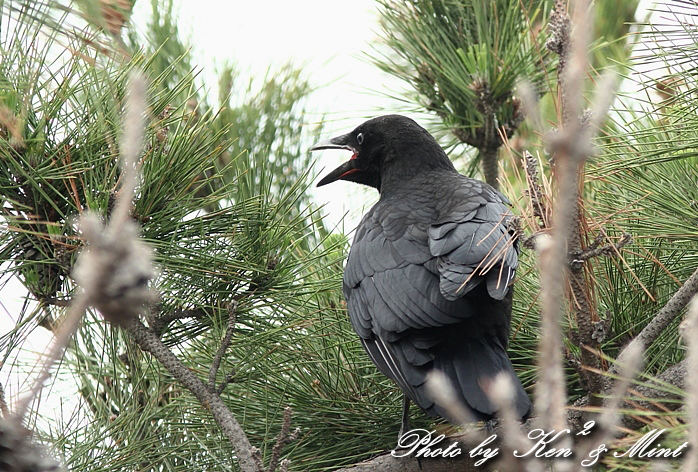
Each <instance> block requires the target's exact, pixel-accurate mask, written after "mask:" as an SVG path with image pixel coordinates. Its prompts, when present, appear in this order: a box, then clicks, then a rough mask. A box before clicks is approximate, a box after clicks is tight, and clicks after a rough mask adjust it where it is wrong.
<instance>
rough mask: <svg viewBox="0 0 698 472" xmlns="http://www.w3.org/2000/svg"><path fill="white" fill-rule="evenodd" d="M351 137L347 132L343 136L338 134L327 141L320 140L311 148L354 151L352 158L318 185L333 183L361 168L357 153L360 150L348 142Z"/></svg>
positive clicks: (312, 149)
mask: <svg viewBox="0 0 698 472" xmlns="http://www.w3.org/2000/svg"><path fill="white" fill-rule="evenodd" d="M350 139H351V138H350V136H349V135H348V134H345V135H342V136H337V137H336V138H332V139H328V140H327V141H322V142H319V143H317V144H316V145H315V146H313V147H311V148H310V150H311V151H320V150H323V149H346V150H348V151H351V152H353V153H354V154H353V155H352V156H351V159H349V160H348V161H347V162H345V163H344V164H342V165H341V166H339V167H337V168H336V169H335V170H333V171H332V172H330V173H329V174H327V175H326V176H325V177H323V178H322V180H320V182H318V184H317V186H318V187H322V186H323V185H327V184H331V183H332V182H334V181H336V180H340V179H343V178H344V177H346V176H348V175H350V174H353V173H354V172H359V171H360V170H361V169H359V167H358V165H357V163H356V154H357V152H358V151H357V150H356V149H354V148H353V147H352V146H350V145H349V144H348V143H349V140H350Z"/></svg>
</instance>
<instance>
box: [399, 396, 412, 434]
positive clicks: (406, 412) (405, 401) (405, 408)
mask: <svg viewBox="0 0 698 472" xmlns="http://www.w3.org/2000/svg"><path fill="white" fill-rule="evenodd" d="M409 430H410V399H409V398H408V397H407V395H405V394H404V393H403V394H402V424H401V425H400V432H399V433H398V434H397V442H398V444H399V443H400V438H401V437H402V435H403V434H405V433H406V432H408V431H409Z"/></svg>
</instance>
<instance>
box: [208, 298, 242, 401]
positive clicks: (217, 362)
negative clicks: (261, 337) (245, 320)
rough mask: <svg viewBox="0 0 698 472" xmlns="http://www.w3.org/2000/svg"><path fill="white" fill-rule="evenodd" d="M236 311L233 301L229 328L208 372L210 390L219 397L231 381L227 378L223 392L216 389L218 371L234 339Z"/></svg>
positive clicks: (230, 309) (230, 307)
mask: <svg viewBox="0 0 698 472" xmlns="http://www.w3.org/2000/svg"><path fill="white" fill-rule="evenodd" d="M236 309H237V301H235V300H233V301H232V302H231V303H230V306H229V307H228V326H227V328H226V329H225V334H224V335H223V339H222V340H221V345H220V346H219V347H218V351H217V352H216V355H215V356H214V358H213V362H212V363H211V368H210V369H209V371H208V388H210V389H211V391H212V392H213V391H215V392H217V393H218V394H219V395H220V393H222V391H223V390H222V389H223V388H225V385H227V384H228V382H229V381H230V380H229V379H228V377H226V382H225V383H221V386H222V388H221V390H220V391H218V389H217V388H216V375H217V374H218V369H219V368H220V366H221V360H222V359H223V356H224V355H225V352H226V351H227V350H228V348H229V347H230V342H231V341H232V339H233V331H235V319H236V313H235V310H236Z"/></svg>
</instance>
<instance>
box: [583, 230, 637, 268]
mask: <svg viewBox="0 0 698 472" xmlns="http://www.w3.org/2000/svg"><path fill="white" fill-rule="evenodd" d="M606 237H607V236H606V234H605V232H604V231H601V233H600V234H599V236H597V238H596V239H595V240H594V241H593V242H592V243H591V244H590V245H588V246H587V247H586V248H585V249H583V250H581V251H579V252H575V253H572V252H570V268H571V269H573V270H574V269H580V268H581V267H582V264H583V263H584V262H585V261H588V260H589V259H592V258H594V257H598V256H608V257H612V256H615V255H617V254H618V252H619V251H620V249H621V248H623V246H627V245H628V244H630V243H632V242H633V236H632V235H631V234H630V233H623V234H622V235H621V237H620V239H619V240H618V241H616V242H615V243H610V244H605V245H603V246H602V245H601V242H602V241H603V240H604V239H606Z"/></svg>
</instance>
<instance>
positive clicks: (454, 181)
mask: <svg viewBox="0 0 698 472" xmlns="http://www.w3.org/2000/svg"><path fill="white" fill-rule="evenodd" d="M509 218H510V215H509V208H508V202H507V200H506V198H505V197H503V196H502V195H501V194H500V193H499V192H497V191H496V190H494V189H492V188H491V187H490V186H488V185H486V184H484V183H482V182H479V181H477V180H474V179H469V178H467V177H464V176H461V175H458V174H457V173H455V172H450V171H448V170H434V171H432V172H426V173H421V174H418V175H416V176H415V177H414V178H412V179H411V180H410V181H406V182H404V185H402V186H400V188H398V189H393V190H391V191H389V192H387V191H386V192H382V193H381V198H380V200H379V201H378V203H376V205H375V206H374V207H373V208H372V209H371V210H370V211H369V212H368V213H367V214H366V215H365V216H364V218H363V220H362V221H361V223H360V225H359V227H358V228H357V231H356V235H355V239H354V242H353V244H352V247H351V250H350V254H349V259H348V261H347V264H346V268H345V276H344V293H345V296H346V299H347V306H348V311H349V317H350V319H351V322H352V326H353V327H354V329H355V330H356V332H357V333H358V334H359V336H360V338H361V341H362V343H363V345H364V347H365V348H366V350H367V352H368V353H369V355H370V357H371V359H372V360H373V362H374V363H375V364H376V366H377V367H378V368H379V369H380V370H381V371H382V372H383V373H384V374H385V375H386V376H388V377H390V378H392V379H393V380H394V381H395V382H396V383H397V384H398V385H399V386H400V387H401V389H402V390H403V391H404V392H405V393H406V394H407V395H408V397H409V398H410V399H411V400H413V401H414V402H415V403H417V404H418V405H419V406H420V407H422V408H423V409H425V410H426V411H427V412H428V413H430V414H432V415H439V416H442V417H445V418H446V419H448V420H450V421H452V422H453V421H456V420H458V419H457V418H453V417H452V416H451V415H450V413H449V412H448V411H444V410H443V409H442V408H441V407H440V406H439V405H435V404H434V402H433V401H432V399H431V398H429V396H428V395H427V393H426V390H425V387H424V382H425V380H426V376H427V373H428V372H429V371H430V370H432V369H437V370H440V371H441V372H442V373H444V374H445V375H446V378H448V379H449V380H450V381H451V383H452V386H453V387H454V389H455V390H456V392H458V394H459V396H460V398H459V399H460V400H461V402H462V403H463V404H465V405H466V406H467V407H469V410H470V412H471V413H472V415H473V416H474V417H475V418H477V419H487V418H490V417H492V416H493V415H494V414H495V413H496V408H495V407H494V405H493V404H492V402H491V401H490V400H489V398H488V396H487V391H488V388H489V387H488V385H489V383H490V382H491V381H492V380H493V378H494V376H495V375H496V374H497V373H500V372H503V373H505V374H507V375H509V376H510V377H511V379H512V381H513V382H514V384H515V385H516V395H515V398H516V400H515V401H516V405H515V406H516V408H515V409H516V412H517V414H518V415H519V417H521V418H523V417H525V416H527V415H528V413H529V411H530V401H529V399H528V397H527V395H526V393H525V391H524V390H523V387H522V386H521V384H520V382H519V381H518V379H517V377H516V375H515V373H514V370H513V367H512V365H511V362H510V361H509V358H508V357H507V354H506V346H507V342H508V337H509V322H510V315H511V300H512V294H513V290H512V288H511V287H510V283H511V281H512V279H513V276H514V273H515V270H516V267H517V263H518V262H517V248H516V244H515V241H514V238H513V237H512V234H511V233H510V231H509V228H508V220H509Z"/></svg>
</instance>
